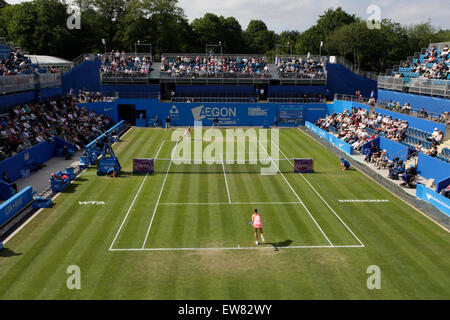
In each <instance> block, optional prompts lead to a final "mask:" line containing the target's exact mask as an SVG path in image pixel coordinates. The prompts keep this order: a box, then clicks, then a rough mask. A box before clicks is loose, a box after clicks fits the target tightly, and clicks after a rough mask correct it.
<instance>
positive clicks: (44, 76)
mask: <svg viewBox="0 0 450 320" xmlns="http://www.w3.org/2000/svg"><path fill="white" fill-rule="evenodd" d="M39 83H40V85H41V88H53V87H59V86H61V85H62V82H61V73H40V74H39Z"/></svg>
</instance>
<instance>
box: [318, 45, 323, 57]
mask: <svg viewBox="0 0 450 320" xmlns="http://www.w3.org/2000/svg"><path fill="white" fill-rule="evenodd" d="M322 47H323V41H320V47H319V57H321V56H322Z"/></svg>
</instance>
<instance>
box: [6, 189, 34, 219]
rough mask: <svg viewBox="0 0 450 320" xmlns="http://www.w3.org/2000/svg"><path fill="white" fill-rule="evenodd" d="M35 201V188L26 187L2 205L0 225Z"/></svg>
mask: <svg viewBox="0 0 450 320" xmlns="http://www.w3.org/2000/svg"><path fill="white" fill-rule="evenodd" d="M32 201H33V189H32V188H31V187H26V188H25V189H23V190H22V191H20V192H18V193H16V194H15V195H14V196H12V197H11V198H9V199H8V200H6V201H5V202H3V203H2V204H1V205H0V227H1V226H3V225H4V224H5V223H7V222H8V221H9V220H11V219H12V218H13V217H14V216H15V215H16V214H18V213H19V212H20V211H22V209H23V208H25V207H26V206H27V205H28V204H30V203H31V202H32Z"/></svg>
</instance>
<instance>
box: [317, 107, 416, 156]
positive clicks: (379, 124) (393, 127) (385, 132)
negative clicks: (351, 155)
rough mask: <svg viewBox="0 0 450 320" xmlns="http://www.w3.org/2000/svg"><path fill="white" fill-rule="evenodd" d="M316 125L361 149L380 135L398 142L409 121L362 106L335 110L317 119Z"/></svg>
mask: <svg viewBox="0 0 450 320" xmlns="http://www.w3.org/2000/svg"><path fill="white" fill-rule="evenodd" d="M316 126H318V127H320V128H322V129H324V130H326V131H332V132H335V133H337V135H338V137H339V138H340V139H341V140H343V141H345V142H346V143H348V144H350V145H352V146H353V149H354V150H357V151H361V149H362V146H363V145H364V144H365V143H367V142H369V141H370V140H373V139H375V138H376V136H379V135H382V136H384V137H386V138H387V139H390V140H394V141H397V142H401V141H403V140H404V139H405V137H406V130H407V129H408V122H407V121H405V120H400V119H392V117H391V116H383V115H382V114H380V113H376V112H373V113H372V114H369V112H368V111H367V110H365V109H362V108H358V109H356V108H352V110H351V111H349V110H345V112H343V113H336V112H333V114H331V115H327V116H326V117H325V118H321V119H319V120H317V122H316Z"/></svg>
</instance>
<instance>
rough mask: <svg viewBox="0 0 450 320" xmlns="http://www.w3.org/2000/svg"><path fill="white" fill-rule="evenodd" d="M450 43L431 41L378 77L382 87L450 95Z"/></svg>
mask: <svg viewBox="0 0 450 320" xmlns="http://www.w3.org/2000/svg"><path fill="white" fill-rule="evenodd" d="M449 46H450V42H446V43H439V44H430V46H429V47H428V48H423V49H422V50H421V51H420V52H416V53H414V55H413V56H410V57H408V58H407V59H406V60H403V61H401V62H400V64H399V65H394V66H393V69H388V70H387V71H386V73H385V74H382V75H380V76H379V78H378V87H379V88H380V89H389V90H397V91H402V92H411V93H417V94H421V95H431V96H441V97H445V98H449V97H450V81H449V80H450V73H449V70H450V52H449Z"/></svg>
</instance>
